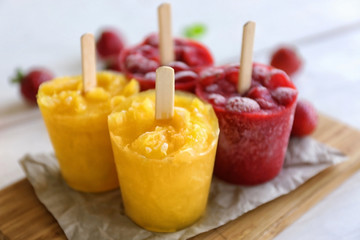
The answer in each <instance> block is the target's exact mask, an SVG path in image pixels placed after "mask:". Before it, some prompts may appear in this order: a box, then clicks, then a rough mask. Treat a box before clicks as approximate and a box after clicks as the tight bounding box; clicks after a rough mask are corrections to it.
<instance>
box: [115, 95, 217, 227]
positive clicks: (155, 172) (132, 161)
mask: <svg viewBox="0 0 360 240" xmlns="http://www.w3.org/2000/svg"><path fill="white" fill-rule="evenodd" d="M173 110H174V111H173V117H172V118H170V119H165V120H162V119H161V120H158V119H156V118H155V91H154V90H148V91H145V92H141V93H139V94H136V95H134V96H131V97H130V98H128V99H126V100H125V101H122V102H120V103H119V104H118V105H117V106H116V107H115V108H114V112H113V113H112V114H111V115H109V118H108V119H109V120H108V123H109V131H110V137H111V142H112V146H113V152H114V158H115V163H116V167H117V172H118V177H119V183H120V189H121V194H122V198H123V203H124V207H125V212H126V214H127V215H128V217H130V218H131V219H132V220H133V221H134V222H135V223H137V224H138V225H139V226H141V227H143V228H145V229H147V230H150V231H154V232H174V231H177V230H179V229H182V228H185V227H187V226H189V225H191V224H193V223H194V222H195V221H197V220H198V219H199V218H200V217H201V216H202V215H203V213H204V211H205V209H206V204H207V199H208V194H209V188H210V183H211V179H212V172H213V166H214V159H215V152H216V146H217V141H218V135H219V127H218V121H217V118H216V115H215V113H214V111H213V109H212V107H211V106H210V105H209V104H207V103H204V102H202V101H201V100H199V99H198V98H197V97H196V96H195V95H193V94H190V93H184V92H176V94H175V98H174V109H173Z"/></svg>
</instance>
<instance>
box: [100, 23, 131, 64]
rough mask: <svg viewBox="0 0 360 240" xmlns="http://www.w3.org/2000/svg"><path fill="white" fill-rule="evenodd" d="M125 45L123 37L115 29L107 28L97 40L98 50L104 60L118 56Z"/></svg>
mask: <svg viewBox="0 0 360 240" xmlns="http://www.w3.org/2000/svg"><path fill="white" fill-rule="evenodd" d="M124 46H125V44H124V39H123V37H122V36H121V35H120V34H119V33H118V32H117V31H116V30H114V29H105V30H104V31H103V32H102V33H101V35H100V37H99V38H98V39H97V41H96V50H97V52H98V54H99V57H100V58H102V59H104V60H109V59H111V58H113V57H116V56H118V55H119V54H120V52H121V51H122V50H123V49H124Z"/></svg>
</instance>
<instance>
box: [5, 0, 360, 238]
mask: <svg viewBox="0 0 360 240" xmlns="http://www.w3.org/2000/svg"><path fill="white" fill-rule="evenodd" d="M169 2H170V3H172V12H173V33H174V35H178V36H179V35H180V34H181V32H182V29H183V28H184V27H185V26H187V25H191V24H192V23H196V22H200V23H204V24H205V25H206V26H207V28H208V33H207V34H206V36H205V37H204V38H203V39H202V41H203V42H204V43H205V44H206V45H207V46H208V47H209V48H210V49H211V51H212V52H213V55H214V56H215V59H216V62H217V63H218V64H222V63H227V62H237V61H238V59H239V54H240V46H241V34H242V25H243V24H244V23H245V22H246V21H248V20H254V21H256V23H257V29H256V40H255V46H254V53H255V54H254V58H255V60H256V61H260V62H263V63H268V62H269V56H270V53H271V51H272V50H273V49H274V48H275V47H276V46H278V45H279V44H281V43H288V44H293V45H295V46H297V47H298V49H299V52H300V54H301V55H302V57H303V59H304V62H305V65H304V67H303V69H302V71H301V72H300V73H299V74H297V75H296V76H295V77H294V82H295V83H296V85H297V87H298V89H299V91H300V96H301V97H302V98H306V99H308V100H310V101H312V102H313V103H314V105H315V106H316V108H317V109H318V110H319V111H321V112H323V113H326V114H328V115H330V116H332V117H334V118H336V119H338V120H340V121H342V122H345V123H347V124H349V125H351V126H353V127H355V128H358V129H360V111H359V110H360V101H359V100H360V98H359V93H360V1H359V0H337V1H336V0H318V1H312V0H304V1H280V0H272V1H266V0H243V1H237V0H228V1H222V2H221V4H220V1H209V0H208V1H205V0H203V1H190V0H186V1H169ZM160 3H161V1H155V0H148V1H146V0H138V1H127V2H125V1H112V0H111V1H110V0H106V1H85V0H82V1H70V0H67V1H65V0H63V1H61V2H60V1H45V0H44V1H39V0H36V1H21V0H18V1H11V0H1V1H0V32H1V37H0V189H1V188H4V187H6V186H8V185H9V184H11V183H14V182H16V181H18V180H19V179H21V178H23V177H24V173H23V172H22V170H21V169H20V166H19V164H18V160H19V159H20V158H21V157H22V156H23V155H24V154H26V153H39V152H52V147H51V144H50V141H49V139H48V136H47V132H46V129H45V127H44V124H43V122H42V119H41V116H40V113H39V111H38V109H37V108H34V107H30V106H28V105H27V104H26V103H24V101H23V100H22V99H21V97H20V95H19V91H18V88H17V87H16V86H13V85H10V84H9V81H8V79H9V77H10V76H12V74H13V73H14V70H15V68H17V67H21V68H24V69H25V70H28V69H29V68H31V67H34V66H44V67H47V68H49V69H51V70H52V71H53V72H54V73H55V74H56V75H57V76H62V75H71V74H79V73H80V70H81V68H80V66H81V65H80V40H79V38H80V36H81V34H83V33H85V32H92V33H95V34H98V33H99V31H100V29H101V27H104V26H114V27H117V28H118V29H120V30H121V31H122V32H123V33H124V35H125V36H126V38H127V41H128V44H129V45H131V44H135V43H137V42H139V41H140V40H142V39H143V37H144V36H145V35H147V34H148V33H151V32H155V31H157V17H156V8H157V6H158V5H159V4H160ZM359 182H360V172H357V173H356V174H355V175H354V176H352V177H351V178H350V179H348V180H347V181H346V182H345V183H344V184H343V185H341V186H340V187H339V188H338V189H336V190H335V191H334V192H332V193H331V194H329V195H328V196H327V197H326V198H325V199H323V200H322V201H320V202H319V203H318V204H317V205H316V206H314V207H313V208H312V209H310V210H309V211H308V212H307V213H305V214H304V215H303V216H302V217H300V218H299V219H298V220H297V221H296V222H295V223H293V224H292V225H291V226H289V227H288V228H287V229H285V230H284V231H283V232H282V233H280V234H279V235H278V236H277V237H276V239H278V240H280V239H281V240H282V239H301V240H303V239H318V240H319V239H360V204H359V203H360V186H359V184H358V183H359Z"/></svg>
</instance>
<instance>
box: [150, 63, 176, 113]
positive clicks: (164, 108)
mask: <svg viewBox="0 0 360 240" xmlns="http://www.w3.org/2000/svg"><path fill="white" fill-rule="evenodd" d="M174 95H175V77H174V69H173V68H171V67H166V66H162V67H159V68H158V69H156V85H155V119H156V120H164V119H171V118H172V117H173V116H174Z"/></svg>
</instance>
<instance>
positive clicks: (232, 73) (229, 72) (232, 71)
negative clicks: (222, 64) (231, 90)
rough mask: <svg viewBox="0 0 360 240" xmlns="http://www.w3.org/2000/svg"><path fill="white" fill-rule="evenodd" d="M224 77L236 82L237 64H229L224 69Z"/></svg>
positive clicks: (237, 77) (237, 74)
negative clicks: (229, 65)
mask: <svg viewBox="0 0 360 240" xmlns="http://www.w3.org/2000/svg"><path fill="white" fill-rule="evenodd" d="M225 74H226V76H225V78H226V80H228V81H230V82H232V83H234V84H237V82H238V79H239V66H238V65H235V66H231V67H228V68H226V69H225Z"/></svg>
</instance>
